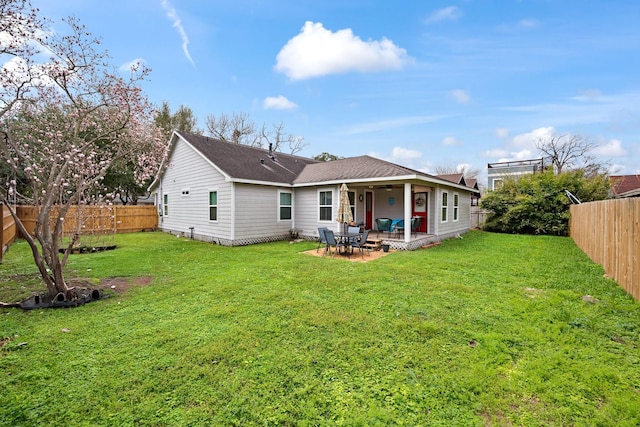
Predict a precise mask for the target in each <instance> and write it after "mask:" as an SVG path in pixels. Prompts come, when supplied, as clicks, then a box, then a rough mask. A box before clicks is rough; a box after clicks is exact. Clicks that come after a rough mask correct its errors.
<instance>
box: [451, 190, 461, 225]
mask: <svg viewBox="0 0 640 427" xmlns="http://www.w3.org/2000/svg"><path fill="white" fill-rule="evenodd" d="M456 200H457V201H458V202H457V204H456ZM459 220H460V193H453V222H458V221H459Z"/></svg>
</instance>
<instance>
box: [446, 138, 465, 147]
mask: <svg viewBox="0 0 640 427" xmlns="http://www.w3.org/2000/svg"><path fill="white" fill-rule="evenodd" d="M442 145H451V146H456V145H462V142H460V141H458V140H457V139H456V138H455V137H453V136H447V137H445V138H443V139H442Z"/></svg>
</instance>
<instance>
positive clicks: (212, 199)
mask: <svg viewBox="0 0 640 427" xmlns="http://www.w3.org/2000/svg"><path fill="white" fill-rule="evenodd" d="M217 220H218V192H217V191H209V221H217Z"/></svg>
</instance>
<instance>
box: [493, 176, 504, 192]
mask: <svg viewBox="0 0 640 427" xmlns="http://www.w3.org/2000/svg"><path fill="white" fill-rule="evenodd" d="M500 188H502V179H501V178H497V179H495V178H494V180H493V189H494V190H499V189H500Z"/></svg>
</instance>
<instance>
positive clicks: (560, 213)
mask: <svg viewBox="0 0 640 427" xmlns="http://www.w3.org/2000/svg"><path fill="white" fill-rule="evenodd" d="M566 191H570V192H571V193H572V194H574V195H575V196H576V197H577V198H578V199H580V200H581V201H582V202H589V201H594V200H602V199H604V198H606V197H607V194H608V191H609V184H608V179H607V177H606V176H605V175H595V176H587V175H585V173H584V171H582V170H575V171H570V172H565V173H562V174H560V175H555V174H554V173H553V171H552V170H549V171H547V172H544V173H541V174H535V175H525V176H523V177H521V178H519V179H506V180H504V181H503V185H502V187H501V188H500V189H498V190H494V191H491V192H489V193H488V194H487V195H486V196H485V197H484V198H483V199H482V202H481V206H482V208H483V209H486V210H489V211H491V214H489V216H488V218H487V221H486V222H485V225H484V228H485V230H488V231H496V232H501V233H517V234H548V235H555V236H566V235H568V234H569V216H570V214H569V206H570V205H571V201H570V200H569V198H568V197H567V194H566Z"/></svg>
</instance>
